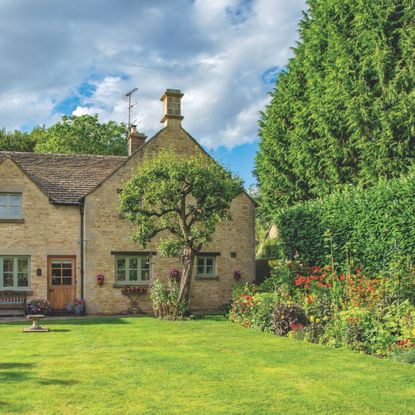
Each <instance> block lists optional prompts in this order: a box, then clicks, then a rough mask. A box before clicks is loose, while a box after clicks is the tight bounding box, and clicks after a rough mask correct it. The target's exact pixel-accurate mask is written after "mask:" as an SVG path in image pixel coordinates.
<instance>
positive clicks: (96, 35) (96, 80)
mask: <svg viewBox="0 0 415 415" xmlns="http://www.w3.org/2000/svg"><path fill="white" fill-rule="evenodd" d="M304 7H305V1H304V0H292V1H290V2H287V1H286V0H195V1H190V0H177V1H174V2H164V1H161V0H158V1H157V0H152V1H151V0H140V1H136V2H122V3H121V2H118V1H116V0H89V1H88V2H82V1H81V0H73V1H71V2H63V3H61V4H60V6H59V7H56V6H55V2H54V1H53V0H14V1H6V0H2V2H0V27H2V37H1V39H0V53H1V56H3V57H6V58H7V59H5V60H4V61H3V60H2V65H1V66H0V91H1V92H0V127H1V126H4V127H6V128H17V127H20V126H22V125H35V124H43V123H46V124H50V123H53V122H55V121H56V118H57V114H54V106H55V105H56V104H57V103H59V102H61V101H62V100H64V99H65V98H67V97H70V96H71V95H73V94H76V93H78V94H79V91H78V90H79V87H80V86H81V85H82V84H84V83H85V82H88V83H89V84H90V85H92V86H93V87H94V89H95V90H94V92H93V93H92V94H91V95H90V96H88V97H81V99H80V102H79V104H78V105H77V107H76V108H75V110H74V111H73V113H74V114H77V115H80V114H85V113H88V114H94V113H98V114H99V116H100V119H101V120H103V121H106V120H109V119H113V120H116V121H126V119H127V115H126V114H127V105H126V103H125V102H123V101H122V94H123V92H124V93H125V92H126V91H127V90H129V89H132V88H133V87H138V88H139V91H138V94H137V95H136V100H137V106H136V107H135V108H134V118H138V121H139V128H140V130H142V131H144V132H145V133H146V134H148V135H151V134H153V133H155V132H156V131H157V130H158V129H159V128H160V124H159V120H160V118H161V104H160V102H159V97H160V96H161V95H162V93H163V91H164V90H165V89H166V88H179V89H181V90H182V91H183V92H184V94H185V95H184V98H183V115H184V117H185V119H184V122H183V126H184V127H185V128H186V129H187V130H188V131H189V132H191V133H192V135H193V136H195V137H196V138H198V139H199V141H201V142H202V144H204V145H206V146H207V147H210V148H213V147H218V146H225V147H228V148H232V147H233V146H235V145H238V144H243V143H249V142H252V141H253V140H255V139H256V132H257V120H258V117H259V111H260V110H262V109H263V108H264V106H265V104H266V103H267V101H268V96H267V93H268V92H269V91H270V90H271V89H272V84H269V83H268V84H267V83H265V82H264V80H263V77H262V75H263V74H264V72H266V71H267V70H269V69H270V68H272V67H275V66H278V67H283V66H284V65H285V64H286V63H287V60H288V58H289V56H290V53H291V52H290V47H292V46H294V44H295V40H296V38H297V32H296V28H297V24H298V20H299V18H300V13H301V10H302V9H304ZM96 74H98V76H96ZM77 91H78V92H77Z"/></svg>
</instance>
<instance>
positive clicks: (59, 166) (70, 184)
mask: <svg viewBox="0 0 415 415" xmlns="http://www.w3.org/2000/svg"><path fill="white" fill-rule="evenodd" d="M6 157H9V158H10V159H12V160H13V161H14V162H15V163H16V164H17V165H18V166H19V167H20V168H21V170H23V171H24V172H25V173H26V174H27V175H28V176H29V177H30V179H31V180H32V181H33V182H34V183H36V184H37V185H38V186H39V187H40V189H41V190H42V191H43V192H44V193H45V194H46V195H47V196H48V197H49V200H50V201H51V202H52V203H57V204H76V203H78V202H79V200H80V199H81V198H82V197H84V196H86V195H87V194H88V193H89V192H91V191H92V190H94V189H95V188H96V187H97V186H98V185H99V184H100V183H101V182H103V181H104V180H105V179H106V178H108V177H109V176H111V174H112V173H113V172H114V171H115V170H117V168H118V167H120V166H121V165H122V164H123V163H124V162H125V161H126V160H127V159H128V157H122V156H96V155H80V154H40V153H23V152H22V153H18V152H11V151H0V163H1V162H2V161H3V160H4V158H6Z"/></svg>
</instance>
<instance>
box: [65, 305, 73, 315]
mask: <svg viewBox="0 0 415 415" xmlns="http://www.w3.org/2000/svg"><path fill="white" fill-rule="evenodd" d="M73 309H74V305H73V304H68V305H67V306H66V311H68V312H69V313H73Z"/></svg>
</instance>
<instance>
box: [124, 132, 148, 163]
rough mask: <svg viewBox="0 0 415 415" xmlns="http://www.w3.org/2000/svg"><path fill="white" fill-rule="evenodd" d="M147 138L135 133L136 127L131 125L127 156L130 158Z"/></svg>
mask: <svg viewBox="0 0 415 415" xmlns="http://www.w3.org/2000/svg"><path fill="white" fill-rule="evenodd" d="M146 138H147V136H146V135H144V134H143V133H138V132H137V126H136V125H132V126H131V131H130V134H129V136H128V155H129V156H132V155H133V154H134V153H135V152H136V151H137V150H138V149H139V148H140V147H141V146H142V145H143V144H144V142H145V141H146Z"/></svg>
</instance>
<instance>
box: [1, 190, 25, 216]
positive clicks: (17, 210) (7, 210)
mask: <svg viewBox="0 0 415 415" xmlns="http://www.w3.org/2000/svg"><path fill="white" fill-rule="evenodd" d="M21 218H22V195H21V193H0V219H21Z"/></svg>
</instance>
